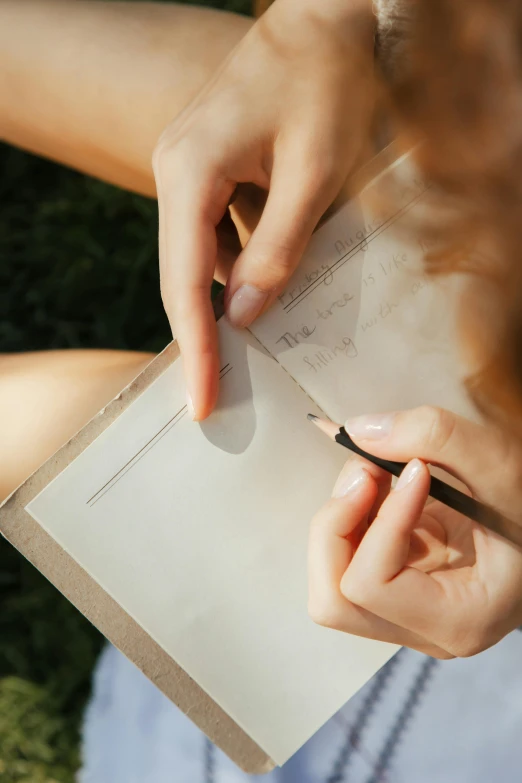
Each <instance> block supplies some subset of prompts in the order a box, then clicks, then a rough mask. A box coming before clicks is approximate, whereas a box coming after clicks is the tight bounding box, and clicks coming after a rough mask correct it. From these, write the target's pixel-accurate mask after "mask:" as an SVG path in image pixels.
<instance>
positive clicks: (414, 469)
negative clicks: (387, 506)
mask: <svg viewBox="0 0 522 783" xmlns="http://www.w3.org/2000/svg"><path fill="white" fill-rule="evenodd" d="M421 471H422V462H421V461H420V459H412V461H411V462H409V463H408V464H407V465H406V467H405V468H404V470H403V471H402V473H401V475H400V476H399V480H398V481H397V483H396V485H395V492H399V491H400V490H401V489H404V487H406V486H407V485H408V484H411V483H412V481H415V479H416V478H417V477H418V476H419V475H420V473H421Z"/></svg>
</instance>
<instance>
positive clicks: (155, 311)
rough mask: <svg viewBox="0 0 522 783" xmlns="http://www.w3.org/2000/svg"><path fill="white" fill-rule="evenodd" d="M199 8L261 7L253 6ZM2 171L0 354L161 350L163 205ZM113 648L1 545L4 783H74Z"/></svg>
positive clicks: (36, 171)
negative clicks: (82, 738)
mask: <svg viewBox="0 0 522 783" xmlns="http://www.w3.org/2000/svg"><path fill="white" fill-rule="evenodd" d="M192 4H196V3H192ZM198 4H199V5H207V6H211V7H214V8H225V9H228V10H231V11H237V12H239V13H248V12H249V11H250V8H251V3H250V0H228V1H227V0H206V2H205V0H201V2H200V3H198ZM0 172H1V173H0V352H10V351H28V350H38V349H46V348H72V347H86V348H87V347H98V348H130V349H134V350H159V349H161V348H162V347H163V346H164V345H165V344H166V342H167V341H168V339H169V331H168V327H167V322H166V318H165V315H164V313H163V308H162V305H161V301H160V296H159V281H158V270H157V208H156V203H155V202H154V201H151V200H150V199H146V198H141V197H139V196H136V195H133V194H130V193H126V192H124V191H122V190H119V189H118V188H114V187H111V186H110V185H106V184H104V183H101V182H98V181H96V180H93V179H91V178H89V177H85V176H83V175H81V174H78V173H76V172H73V171H70V170H68V169H65V168H63V167H61V166H57V165H56V164H54V163H50V162H48V161H45V160H41V159H39V158H36V157H34V156H32V155H28V154H26V153H24V152H21V151H19V150H16V149H13V148H12V147H9V146H7V145H0ZM0 437H1V434H0ZM102 644H103V640H102V638H101V637H100V635H99V634H98V633H97V631H96V630H95V629H94V628H93V627H92V626H91V625H90V624H89V623H88V622H87V621H86V620H85V619H84V618H83V617H82V616H81V615H80V614H79V613H78V612H77V611H76V610H75V609H74V608H73V607H72V606H71V605H70V604H69V603H68V602H67V601H66V600H65V599H64V598H63V597H62V596H61V595H60V594H59V593H58V592H57V591H56V590H55V589H54V588H53V587H52V586H51V585H50V584H49V583H48V582H47V581H46V580H45V579H44V578H43V577H42V576H41V575H40V574H39V573H38V572H37V571H36V570H35V569H34V568H33V567H32V566H30V565H29V563H27V562H26V561H25V560H24V559H23V558H21V557H20V556H19V555H18V553H17V552H15V551H14V550H13V549H12V548H11V547H10V546H9V545H8V544H6V542H5V541H3V540H1V539H0V781H1V782H2V783H22V782H23V783H72V781H73V780H74V775H75V771H76V770H77V768H78V764H79V753H78V747H79V726H80V720H81V716H82V712H83V709H84V706H85V703H86V699H87V698H88V694H89V687H90V676H91V672H92V669H93V666H94V663H95V660H96V657H97V655H98V653H99V651H100V649H101V646H102ZM115 783H119V781H115ZM144 783H145V782H144Z"/></svg>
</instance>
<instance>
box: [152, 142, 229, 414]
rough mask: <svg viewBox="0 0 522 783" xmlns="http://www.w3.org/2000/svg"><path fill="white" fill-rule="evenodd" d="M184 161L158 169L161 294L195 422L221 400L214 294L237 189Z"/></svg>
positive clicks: (166, 160) (169, 158)
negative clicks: (219, 231) (222, 237)
mask: <svg viewBox="0 0 522 783" xmlns="http://www.w3.org/2000/svg"><path fill="white" fill-rule="evenodd" d="M183 158H184V159H183V160H182V159H181V158H180V153H179V152H177V153H175V154H170V155H168V154H167V155H164V157H163V162H162V161H161V160H160V161H159V162H156V165H155V175H156V181H157V186H158V208H159V236H160V241H159V245H160V272H161V289H162V297H163V302H164V306H165V310H166V312H167V316H168V318H169V322H170V325H171V328H172V331H173V334H174V336H175V337H176V339H177V340H178V343H179V346H180V350H181V355H182V360H183V368H184V372H185V379H186V383H187V404H188V406H189V410H190V411H191V413H192V415H193V418H194V419H195V420H201V419H204V418H206V417H207V416H208V415H209V414H210V413H211V411H212V409H213V408H214V405H215V403H216V399H217V394H218V372H219V355H218V340H217V327H216V321H215V317H214V311H213V308H212V302H211V298H210V290H211V285H212V279H213V273H214V268H215V265H216V258H217V236H216V227H217V225H218V223H219V221H220V220H221V218H222V217H223V215H224V213H225V211H226V209H227V206H228V202H229V200H230V198H231V196H232V193H233V191H234V187H235V183H233V182H232V181H230V180H227V179H225V178H224V177H222V176H220V175H219V174H218V172H217V171H216V169H215V168H214V167H213V166H212V165H211V164H209V163H208V162H206V163H205V162H203V161H201V160H199V162H198V159H197V157H195V156H193V155H190V154H187V151H185V154H184V155H183ZM189 163H190V169H189V165H188V164H189Z"/></svg>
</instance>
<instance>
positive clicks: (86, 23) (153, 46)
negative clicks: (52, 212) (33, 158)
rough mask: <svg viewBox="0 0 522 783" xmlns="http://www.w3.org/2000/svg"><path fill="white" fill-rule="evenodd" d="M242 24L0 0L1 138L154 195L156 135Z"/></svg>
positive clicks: (140, 10) (170, 13)
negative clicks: (153, 155) (153, 168)
mask: <svg viewBox="0 0 522 783" xmlns="http://www.w3.org/2000/svg"><path fill="white" fill-rule="evenodd" d="M250 24H251V22H250V21H249V20H248V19H245V18H243V17H239V16H235V15H233V14H226V13H222V12H217V11H210V10H208V9H199V8H194V7H187V6H181V5H175V4H172V5H170V4H167V5H166V4H159V3H158V4H156V3H134V2H133V3H125V2H113V3H111V2H96V1H95V0H0V136H1V137H2V139H3V140H5V141H8V142H10V143H12V144H15V145H18V146H20V147H23V148H25V149H28V150H30V151H32V152H36V153H38V154H41V155H45V156H47V157H50V158H53V159H55V160H59V161H61V162H63V163H66V164H67V165H70V166H73V167H75V168H78V169H80V170H82V171H85V172H87V173H89V174H92V175H94V176H98V177H100V178H102V179H106V180H109V181H111V182H114V183H115V184H118V185H120V186H122V187H126V188H129V189H132V190H136V191H139V192H142V193H145V194H148V195H151V196H153V195H155V186H154V180H153V175H152V168H151V157H152V151H153V149H154V145H155V143H156V141H157V139H158V137H159V135H160V134H161V132H162V131H163V129H164V127H165V126H166V125H167V123H168V122H169V121H170V120H171V119H172V118H173V117H175V116H176V115H177V114H178V113H179V112H180V111H181V110H182V109H183V108H184V107H185V106H186V104H187V103H188V102H189V101H190V100H191V99H192V98H193V97H194V96H195V95H196V94H197V93H198V92H199V90H200V89H201V87H202V86H203V85H204V84H205V83H206V82H207V81H208V79H209V78H210V77H211V76H212V75H213V73H214V72H215V70H216V68H217V66H218V65H219V64H220V63H221V61H222V60H223V59H224V58H225V57H226V56H227V54H228V53H229V52H230V50H231V49H232V48H233V47H234V46H235V45H236V43H237V42H238V41H239V40H240V38H241V37H242V36H243V35H244V33H245V32H246V31H247V30H248V28H249V26H250Z"/></svg>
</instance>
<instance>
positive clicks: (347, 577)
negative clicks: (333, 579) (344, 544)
mask: <svg viewBox="0 0 522 783" xmlns="http://www.w3.org/2000/svg"><path fill="white" fill-rule="evenodd" d="M341 593H342V595H343V597H344V598H346V600H347V601H350V603H351V604H355V605H356V606H361V607H363V608H367V607H368V606H371V604H372V600H373V599H372V596H373V587H372V584H371V580H370V579H369V578H365V577H362V578H361V576H360V575H358V574H356V573H355V572H354V570H353V569H350V568H348V570H347V571H346V572H345V574H344V576H343V578H342V581H341Z"/></svg>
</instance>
